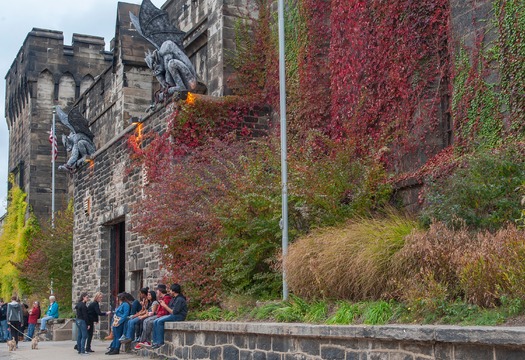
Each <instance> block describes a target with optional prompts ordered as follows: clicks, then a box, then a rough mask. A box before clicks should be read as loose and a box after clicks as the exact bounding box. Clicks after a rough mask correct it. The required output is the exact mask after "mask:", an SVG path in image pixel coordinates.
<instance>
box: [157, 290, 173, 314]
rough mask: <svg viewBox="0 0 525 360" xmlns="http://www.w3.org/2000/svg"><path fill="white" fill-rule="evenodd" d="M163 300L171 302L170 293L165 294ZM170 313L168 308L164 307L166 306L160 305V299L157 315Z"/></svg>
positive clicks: (167, 302)
mask: <svg viewBox="0 0 525 360" xmlns="http://www.w3.org/2000/svg"><path fill="white" fill-rule="evenodd" d="M161 300H164V302H165V303H166V304H169V303H170V301H171V296H169V295H168V294H166V295H164V296H163V297H162V299H161ZM169 314H170V313H169V312H168V310H166V309H164V307H163V306H162V305H160V301H159V308H158V309H157V317H161V316H164V315H169Z"/></svg>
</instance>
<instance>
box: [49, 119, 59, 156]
mask: <svg viewBox="0 0 525 360" xmlns="http://www.w3.org/2000/svg"><path fill="white" fill-rule="evenodd" d="M49 143H50V144H51V156H53V158H54V160H56V159H57V156H58V148H57V138H56V136H55V134H53V127H52V126H51V131H50V132H49Z"/></svg>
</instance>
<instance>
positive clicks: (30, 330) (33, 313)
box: [27, 301, 40, 340]
mask: <svg viewBox="0 0 525 360" xmlns="http://www.w3.org/2000/svg"><path fill="white" fill-rule="evenodd" d="M38 319H40V302H38V301H35V302H33V307H32V308H31V310H29V319H28V320H27V323H28V325H27V337H28V338H29V340H32V339H33V335H34V334H35V328H36V323H37V322H38Z"/></svg>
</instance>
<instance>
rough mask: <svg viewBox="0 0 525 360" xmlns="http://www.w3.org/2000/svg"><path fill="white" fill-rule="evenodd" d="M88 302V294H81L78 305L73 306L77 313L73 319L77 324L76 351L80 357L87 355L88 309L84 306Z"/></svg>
mask: <svg viewBox="0 0 525 360" xmlns="http://www.w3.org/2000/svg"><path fill="white" fill-rule="evenodd" d="M88 300H89V295H88V293H85V292H84V293H82V294H80V298H79V299H78V303H77V304H76V305H75V310H76V313H77V317H76V319H75V323H76V324H77V328H78V336H77V350H78V353H79V354H80V355H87V354H88V353H87V352H86V341H87V338H88V327H89V325H88V322H89V319H88V309H87V306H86V303H87V301H88Z"/></svg>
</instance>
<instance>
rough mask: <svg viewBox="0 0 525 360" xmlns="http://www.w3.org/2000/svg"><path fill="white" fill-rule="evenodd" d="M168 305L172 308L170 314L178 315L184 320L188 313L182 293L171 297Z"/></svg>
mask: <svg viewBox="0 0 525 360" xmlns="http://www.w3.org/2000/svg"><path fill="white" fill-rule="evenodd" d="M168 306H169V307H170V308H171V309H172V310H173V313H172V315H180V316H182V319H183V320H186V315H188V305H187V303H186V298H185V297H184V295H182V294H179V295H177V296H175V297H174V298H173V299H171V301H170V303H169V304H168Z"/></svg>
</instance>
